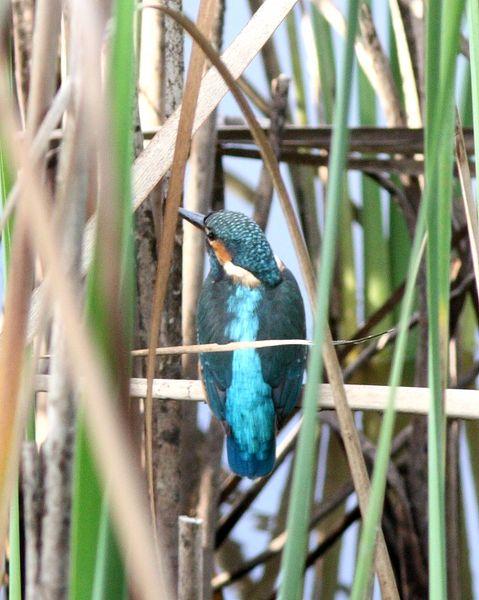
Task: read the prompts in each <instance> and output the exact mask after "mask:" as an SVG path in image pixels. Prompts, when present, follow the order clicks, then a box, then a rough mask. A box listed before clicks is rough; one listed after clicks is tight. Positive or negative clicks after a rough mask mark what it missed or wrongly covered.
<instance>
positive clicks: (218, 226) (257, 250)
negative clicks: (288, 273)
mask: <svg viewBox="0 0 479 600" xmlns="http://www.w3.org/2000/svg"><path fill="white" fill-rule="evenodd" d="M179 212H180V215H181V216H182V217H183V219H185V220H186V221H189V222H190V223H192V224H193V225H195V226H196V227H198V228H199V229H201V230H202V231H203V232H204V234H205V237H206V242H207V248H208V253H209V256H210V260H211V264H212V268H213V269H214V270H216V272H218V273H222V272H224V273H226V274H227V275H228V276H230V277H231V278H232V279H234V280H235V281H237V282H240V283H243V284H245V285H249V286H250V287H255V286H256V285H259V284H260V283H263V284H265V285H268V286H275V285H277V284H278V283H279V282H280V281H281V279H282V276H281V269H282V268H283V267H282V265H281V263H279V264H278V262H277V261H276V259H275V257H274V254H273V251H272V250H271V246H270V245H269V243H268V240H267V239H266V236H265V235H264V233H263V231H262V230H261V228H260V227H259V226H258V225H257V224H256V223H255V222H254V221H253V220H251V219H250V218H249V217H247V216H246V215H243V214H242V213H238V212H232V211H227V210H224V211H223V210H221V211H218V212H212V213H209V214H208V215H206V216H205V215H202V214H200V213H196V212H192V211H189V210H186V209H184V208H180V210H179Z"/></svg>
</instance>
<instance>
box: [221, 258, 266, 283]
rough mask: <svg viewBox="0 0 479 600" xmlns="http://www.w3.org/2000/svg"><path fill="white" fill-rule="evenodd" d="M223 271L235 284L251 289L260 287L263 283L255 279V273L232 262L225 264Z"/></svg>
mask: <svg viewBox="0 0 479 600" xmlns="http://www.w3.org/2000/svg"><path fill="white" fill-rule="evenodd" d="M223 269H224V270H225V273H226V274H227V275H228V276H229V277H231V279H232V280H233V281H234V282H235V283H241V284H242V285H245V286H247V287H251V288H254V287H258V285H260V283H261V281H260V280H259V279H258V278H257V277H255V276H254V275H253V273H251V272H250V271H248V270H247V269H243V267H238V266H237V265H235V264H233V263H232V262H231V261H227V262H225V263H223Z"/></svg>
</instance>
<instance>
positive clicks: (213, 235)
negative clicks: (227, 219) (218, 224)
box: [206, 231, 216, 240]
mask: <svg viewBox="0 0 479 600" xmlns="http://www.w3.org/2000/svg"><path fill="white" fill-rule="evenodd" d="M206 237H207V238H208V239H209V240H216V235H215V234H214V233H213V232H212V231H208V233H207V234H206Z"/></svg>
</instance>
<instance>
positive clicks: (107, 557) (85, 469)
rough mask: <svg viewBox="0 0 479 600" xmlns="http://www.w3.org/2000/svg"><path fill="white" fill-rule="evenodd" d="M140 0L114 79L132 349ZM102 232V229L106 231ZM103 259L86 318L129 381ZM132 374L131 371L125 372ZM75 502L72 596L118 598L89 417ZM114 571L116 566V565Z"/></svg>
mask: <svg viewBox="0 0 479 600" xmlns="http://www.w3.org/2000/svg"><path fill="white" fill-rule="evenodd" d="M133 27H134V3H133V2H132V1H131V0H126V1H125V0H118V1H117V3H116V9H115V29H114V34H113V39H112V45H111V62H110V65H109V66H110V68H109V74H108V85H109V92H110V109H111V113H110V114H111V131H112V156H113V167H114V171H115V174H116V177H115V183H116V185H117V195H116V196H117V201H118V205H117V213H116V214H117V215H118V219H117V221H116V223H115V226H116V227H117V228H118V231H119V240H120V248H118V253H117V256H119V257H120V258H119V260H120V261H121V285H120V288H121V289H120V290H119V292H118V294H119V297H118V305H119V310H120V311H121V315H122V324H123V331H122V332H118V333H120V335H121V336H122V337H123V340H124V341H125V342H126V344H129V343H130V341H131V338H132V325H133V309H134V305H133V303H134V297H135V296H134V293H133V289H134V283H133V282H134V271H133V252H132V250H133V242H132V234H131V226H132V210H131V176H130V170H131V163H132V115H133V111H132V101H133V93H134V89H135V86H134V81H135V68H134V60H135V58H134V57H135V54H134V44H133V36H134V31H133ZM99 235H101V232H99ZM103 264H104V263H102V256H101V252H100V251H99V246H98V244H97V246H96V252H95V256H94V259H93V264H92V268H91V270H90V273H89V277H88V290H87V315H88V320H89V323H90V326H91V328H92V331H93V332H94V335H95V336H96V339H97V342H98V345H99V347H100V349H101V352H102V355H103V358H104V360H105V365H106V368H107V369H108V370H109V371H110V372H111V373H112V377H114V378H115V379H114V380H115V381H118V380H121V379H122V378H124V377H125V373H116V372H115V371H117V370H118V369H119V368H120V367H119V366H118V363H117V359H118V356H117V350H116V344H117V341H118V337H116V338H115V336H114V333H113V332H112V331H111V310H112V307H111V306H110V304H109V302H108V300H107V298H106V297H105V292H104V287H103V285H104V284H103V277H102V266H103ZM126 375H128V374H126ZM74 491H75V495H74V499H73V509H72V561H71V588H70V597H71V598H75V599H78V600H80V599H82V600H83V599H84V600H90V598H91V597H92V594H93V592H94V591H95V593H98V594H100V595H99V596H97V597H101V598H107V597H108V598H111V599H112V600H113V599H114V598H115V599H116V598H118V597H119V596H118V595H117V593H116V592H117V589H118V586H120V588H121V589H123V588H124V587H125V584H124V579H125V574H124V572H123V569H122V567H121V560H120V558H119V557H120V553H119V549H118V545H117V541H116V538H115V536H114V535H113V533H112V532H111V523H110V517H109V514H108V509H107V507H106V501H105V500H103V501H102V497H103V493H102V487H101V485H100V482H99V480H98V474H97V470H96V466H95V462H94V459H93V456H92V451H91V448H90V443H89V439H88V433H87V431H86V426H85V422H84V419H83V418H82V417H80V418H79V424H78V431H77V452H76V461H75V469H74ZM113 567H114V568H113Z"/></svg>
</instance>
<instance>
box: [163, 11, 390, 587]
mask: <svg viewBox="0 0 479 600" xmlns="http://www.w3.org/2000/svg"><path fill="white" fill-rule="evenodd" d="M168 14H171V16H174V18H175V19H177V20H178V21H179V22H180V23H181V25H182V26H183V27H184V28H185V29H186V31H188V33H189V34H190V35H192V36H193V37H194V39H195V41H196V42H197V43H198V45H200V47H201V49H202V50H203V51H204V52H205V54H206V55H207V56H208V59H209V60H210V61H211V62H212V64H213V65H214V66H215V67H216V69H217V70H218V72H219V73H220V74H221V76H222V77H223V78H224V80H225V82H226V83H227V85H228V87H229V88H230V90H231V92H232V94H233V96H234V98H235V100H236V102H237V103H238V105H239V107H240V109H241V111H242V112H243V115H244V117H245V119H246V121H247V123H248V126H249V127H250V129H251V132H252V134H253V136H254V138H255V141H256V143H257V145H258V146H259V148H260V149H261V154H262V157H263V160H264V162H265V164H266V166H267V167H268V169H269V171H270V174H271V178H272V180H273V182H274V185H275V187H276V190H277V192H278V196H279V199H280V203H281V207H282V209H283V212H284V214H285V217H286V221H287V224H288V229H289V232H290V235H291V237H292V240H293V245H294V247H295V250H296V253H297V256H298V259H299V263H300V265H301V269H302V271H303V274H304V277H305V281H306V287H307V291H308V295H309V298H310V301H311V303H312V304H314V302H315V293H316V288H315V281H314V273H313V268H312V265H311V262H310V260H309V255H308V252H307V249H306V245H305V243H304V239H303V237H302V236H301V232H300V230H299V226H298V224H297V220H296V215H295V213H294V210H293V207H292V203H291V200H290V199H289V195H288V192H287V190H286V186H285V184H284V181H283V179H282V176H281V173H280V170H279V165H278V161H277V160H276V157H275V155H274V152H273V150H272V148H271V144H270V143H269V141H268V138H267V137H266V135H265V134H264V132H263V130H262V129H261V127H260V126H259V124H258V122H257V120H256V118H255V116H254V114H253V112H252V110H251V108H250V107H249V105H248V103H247V101H246V100H245V98H244V96H243V94H242V92H241V90H240V89H239V87H238V85H237V83H236V81H235V79H234V77H233V76H232V74H231V73H230V71H229V70H228V68H227V67H226V66H225V65H224V63H223V62H222V61H221V58H220V56H219V55H218V53H217V52H216V51H215V50H214V48H212V46H211V45H210V44H209V43H208V40H206V39H205V37H204V36H203V35H202V34H201V32H200V31H198V29H197V28H196V27H195V25H194V24H193V23H192V22H191V21H190V20H189V19H187V18H186V17H185V16H184V15H181V14H174V13H173V11H168ZM323 356H324V364H325V367H326V371H327V373H328V378H329V381H330V383H331V386H332V389H333V390H334V399H335V404H336V410H337V412H338V419H339V422H340V426H341V434H342V437H343V440H344V444H345V448H346V452H347V456H348V461H349V465H350V469H351V474H352V477H353V481H354V484H355V488H356V491H357V493H358V498H359V503H360V506H361V512H362V514H363V515H364V514H365V513H366V510H367V503H368V495H369V489H370V482H369V476H368V473H367V469H366V464H365V462H364V458H363V455H362V453H361V445H360V441H359V437H358V433H357V430H356V426H355V423H354V418H353V415H352V412H351V409H350V408H349V405H348V402H347V398H346V392H345V390H344V383H343V379H342V373H341V368H340V366H339V362H338V359H337V356H336V353H335V351H334V347H333V340H332V336H331V331H330V330H329V327H328V328H327V330H326V334H325V345H324V348H323ZM376 568H377V571H378V577H379V580H380V583H381V589H382V590H383V594H384V595H385V596H387V597H390V598H397V595H398V592H397V588H396V582H395V578H394V573H393V570H392V566H391V562H390V559H389V554H388V551H387V547H386V542H385V540H384V536H383V534H382V531H379V532H378V543H377V551H376Z"/></svg>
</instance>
